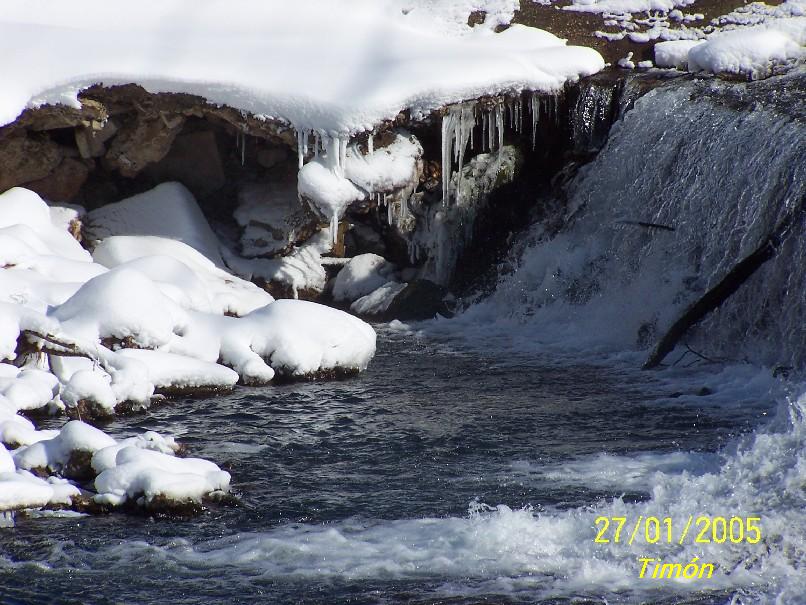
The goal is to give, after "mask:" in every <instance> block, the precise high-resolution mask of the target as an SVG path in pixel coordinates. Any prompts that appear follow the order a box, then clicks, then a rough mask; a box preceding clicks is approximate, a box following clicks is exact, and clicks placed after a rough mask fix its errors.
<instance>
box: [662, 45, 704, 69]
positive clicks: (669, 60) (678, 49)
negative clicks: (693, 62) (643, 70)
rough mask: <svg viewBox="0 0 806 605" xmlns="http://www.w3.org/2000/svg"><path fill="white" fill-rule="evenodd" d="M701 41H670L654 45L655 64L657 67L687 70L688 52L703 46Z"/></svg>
mask: <svg viewBox="0 0 806 605" xmlns="http://www.w3.org/2000/svg"><path fill="white" fill-rule="evenodd" d="M703 43H704V42H703V41H702V40H670V41H668V42H658V43H657V44H656V45H655V64H656V65H657V66H658V67H676V68H677V69H687V68H688V53H689V51H690V50H691V49H692V48H694V47H695V46H698V45H700V44H703Z"/></svg>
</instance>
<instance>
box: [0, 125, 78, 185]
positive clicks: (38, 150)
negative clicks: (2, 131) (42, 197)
mask: <svg viewBox="0 0 806 605" xmlns="http://www.w3.org/2000/svg"><path fill="white" fill-rule="evenodd" d="M63 157H64V151H63V149H62V148H61V147H60V146H59V145H57V144H56V143H54V142H53V141H52V140H50V139H49V138H48V137H47V136H39V135H34V136H14V137H8V138H4V139H0V167H2V170H0V192H2V191H5V190H6V189H11V188H12V187H15V186H17V185H21V184H23V183H28V182H30V181H36V180H39V179H43V178H45V177H46V176H48V175H49V174H50V173H51V172H52V171H53V169H54V168H56V167H57V166H58V165H59V163H60V162H61V161H62V158H63Z"/></svg>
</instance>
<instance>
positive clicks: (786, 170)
mask: <svg viewBox="0 0 806 605" xmlns="http://www.w3.org/2000/svg"><path fill="white" fill-rule="evenodd" d="M804 82H806V70H804V69H801V70H799V71H796V72H793V73H790V74H789V75H787V76H782V77H779V78H777V79H776V81H767V82H763V83H750V84H730V83H725V82H717V81H676V82H672V83H666V84H665V85H663V86H661V87H659V88H657V89H655V90H653V91H652V92H650V93H648V94H646V95H645V96H643V97H642V98H640V99H638V100H637V101H636V102H635V104H634V108H633V109H632V110H630V111H628V112H627V113H626V114H624V116H623V117H622V118H621V119H620V120H619V121H618V122H617V123H616V124H615V125H614V127H613V129H612V131H611V133H610V138H609V140H608V141H607V143H606V144H605V146H604V147H603V149H602V150H601V151H600V153H599V155H598V156H597V157H596V159H595V160H593V161H592V162H591V163H590V164H588V165H587V166H585V167H584V168H583V169H581V170H580V172H579V173H578V175H577V176H576V177H575V178H574V179H573V180H572V181H571V182H570V184H569V185H568V187H567V192H566V193H567V196H568V204H567V217H566V223H565V228H564V229H563V230H561V232H560V233H559V234H557V235H553V236H552V235H548V234H546V232H545V231H546V230H545V229H544V227H543V226H542V225H535V226H534V227H533V228H532V229H531V231H530V233H529V235H528V237H527V238H526V239H525V240H524V241H523V242H522V244H521V252H520V257H519V259H518V260H517V265H518V268H517V270H516V271H514V272H513V273H511V274H509V275H506V276H503V277H502V278H501V280H500V283H499V286H498V289H497V291H496V292H495V293H494V294H493V295H492V296H491V297H490V298H489V299H487V300H485V301H482V302H481V303H479V304H477V305H475V306H474V307H471V308H470V309H468V310H467V311H466V314H467V315H468V316H469V317H475V318H476V319H478V318H479V315H480V314H486V315H487V316H488V317H492V318H494V319H495V320H496V321H498V322H500V321H504V320H507V321H515V322H516V323H517V324H518V325H519V328H518V332H517V334H518V335H519V336H523V337H526V338H532V339H533V340H535V341H544V342H548V341H551V340H552V339H554V340H555V341H556V342H564V343H566V344H574V341H576V344H577V345H578V346H581V347H590V346H596V347H598V346H606V347H610V348H613V349H617V350H620V349H625V348H627V349H636V348H639V349H640V348H646V347H648V346H651V345H652V344H654V342H656V340H657V338H659V336H660V335H662V334H663V332H664V331H665V330H666V329H667V328H668V327H669V325H671V323H672V322H674V321H675V319H677V317H679V315H680V313H681V312H682V310H683V309H685V308H686V306H687V305H689V304H691V303H692V302H694V301H696V300H697V299H698V298H699V297H700V296H701V295H702V294H703V293H704V292H706V291H707V290H708V289H709V288H711V287H713V286H714V285H715V284H716V283H718V282H719V281H720V280H721V279H722V278H723V277H724V276H725V275H726V274H727V273H728V272H729V271H730V270H731V269H732V267H734V266H735V264H736V263H737V262H738V261H739V260H741V259H742V258H743V257H745V256H747V255H749V254H750V253H752V252H753V251H754V250H755V249H756V247H757V246H758V245H759V244H760V243H761V242H762V241H763V240H764V238H765V237H766V236H767V234H769V232H770V231H771V230H772V229H773V227H774V226H775V225H776V224H778V222H780V221H781V219H782V217H784V216H785V215H786V214H787V213H788V211H790V210H791V209H792V208H794V207H795V206H796V205H798V204H800V203H801V200H802V199H803V196H804V195H805V194H806V146H805V145H804V141H805V140H806V125H805V123H804V121H803V119H802V113H803V112H802V105H803V100H802V98H800V99H799V97H798V96H797V94H794V95H790V97H789V98H790V101H791V102H789V103H786V102H781V96H782V95H783V94H784V92H782V91H786V90H790V91H791V90H795V91H797V90H798V89H800V90H802V89H803V85H804ZM597 94H598V93H597ZM602 95H603V96H602V97H600V98H599V100H597V101H596V103H600V101H602V99H604V100H606V98H607V97H606V94H605V93H602ZM585 103H586V105H585V107H593V108H594V109H592V110H591V112H589V111H587V110H585V111H584V112H582V114H579V113H578V115H586V116H588V115H595V113H596V111H598V110H596V109H595V107H596V106H597V105H596V104H595V103H594V104H592V105H588V104H587V101H586V102H585ZM793 103H794V105H793ZM578 104H579V103H578ZM798 108H800V109H798ZM586 124H587V122H586ZM574 128H575V130H576V128H577V126H576V125H575V126H574ZM582 130H583V131H584V132H591V130H590V129H589V128H587V126H585V128H583V129H582ZM647 224H652V225H657V227H651V226H650V227H648V226H647ZM805 318H806V237H804V224H803V217H802V215H801V216H800V218H799V219H798V224H797V225H796V226H795V231H794V233H793V234H792V235H791V236H790V237H789V238H788V239H787V240H786V241H785V242H784V244H783V245H782V246H781V248H780V250H779V252H778V254H777V255H776V256H775V257H774V258H773V259H772V260H770V261H769V262H767V263H766V264H765V265H763V266H762V267H761V268H760V269H759V270H758V271H757V272H756V273H755V274H754V275H753V276H752V277H751V278H750V279H749V280H748V281H747V282H746V283H745V284H744V285H743V286H742V287H741V288H739V290H738V291H737V292H736V293H735V294H733V295H732V296H731V297H730V298H729V299H728V300H727V301H726V302H725V303H724V304H723V305H722V306H721V307H720V308H719V309H717V310H716V311H714V312H713V313H711V314H710V315H709V316H707V317H706V319H705V320H704V321H703V322H701V323H700V324H699V325H698V326H697V327H696V328H695V329H694V330H693V331H691V333H690V334H688V335H687V343H688V344H689V345H690V347H691V348H692V349H696V350H697V351H699V352H701V353H702V354H703V355H707V356H709V357H714V358H722V359H728V360H745V359H747V360H751V361H754V362H763V363H775V364H782V365H792V366H803V365H804V362H806V350H804V343H806V319H805ZM525 326H530V327H531V329H525Z"/></svg>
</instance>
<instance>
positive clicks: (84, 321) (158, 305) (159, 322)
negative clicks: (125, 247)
mask: <svg viewBox="0 0 806 605" xmlns="http://www.w3.org/2000/svg"><path fill="white" fill-rule="evenodd" d="M50 315H51V317H53V318H55V319H57V320H59V322H60V323H61V327H62V329H63V330H65V331H66V332H68V333H69V334H73V335H75V336H77V337H79V338H82V339H85V340H89V341H91V342H97V341H101V340H105V339H115V340H119V341H128V342H131V343H132V344H133V345H136V346H139V347H142V348H156V347H159V346H162V345H165V344H167V343H168V342H170V340H171V339H172V337H173V336H174V335H175V334H176V333H178V332H181V331H182V330H183V329H184V328H185V327H186V326H187V323H188V316H187V314H186V312H185V311H184V310H183V309H182V308H181V307H179V305H177V304H176V303H175V302H174V301H172V300H171V299H170V298H168V297H167V296H165V295H164V294H162V292H161V291H160V289H159V288H158V287H157V286H156V285H155V284H154V282H153V281H151V280H150V279H148V277H146V276H145V275H143V274H142V273H141V272H140V271H136V270H134V269H131V268H128V267H117V268H115V269H112V270H110V271H108V272H106V273H103V274H101V275H99V276H98V277H95V278H93V279H91V280H90V281H88V282H87V283H86V284H84V285H83V286H81V288H79V290H78V291H77V292H76V293H75V294H74V295H73V296H72V297H71V298H70V299H69V300H67V301H65V302H64V303H63V304H61V305H59V306H58V307H55V308H54V309H53V310H52V312H51V313H50Z"/></svg>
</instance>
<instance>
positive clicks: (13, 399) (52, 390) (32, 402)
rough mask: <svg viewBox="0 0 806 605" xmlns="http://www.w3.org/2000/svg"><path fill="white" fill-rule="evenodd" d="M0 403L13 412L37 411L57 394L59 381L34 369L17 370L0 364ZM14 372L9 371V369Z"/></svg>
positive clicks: (51, 375) (46, 373) (47, 373)
mask: <svg viewBox="0 0 806 605" xmlns="http://www.w3.org/2000/svg"><path fill="white" fill-rule="evenodd" d="M0 367H2V368H3V370H2V373H0V402H4V403H6V405H9V406H10V407H11V408H13V409H14V411H19V410H37V409H39V408H41V407H43V406H45V405H46V404H47V403H48V402H49V401H50V400H51V399H53V397H54V396H55V395H56V393H57V392H58V384H59V381H58V380H57V379H56V377H55V376H54V375H53V374H50V373H49V372H44V371H42V370H38V369H36V368H25V369H22V370H19V369H17V368H15V367H14V366H10V365H8V364H0ZM12 368H13V370H16V372H13V371H11V369H12Z"/></svg>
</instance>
